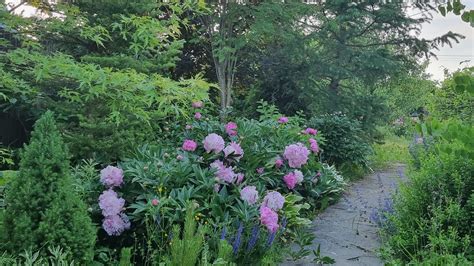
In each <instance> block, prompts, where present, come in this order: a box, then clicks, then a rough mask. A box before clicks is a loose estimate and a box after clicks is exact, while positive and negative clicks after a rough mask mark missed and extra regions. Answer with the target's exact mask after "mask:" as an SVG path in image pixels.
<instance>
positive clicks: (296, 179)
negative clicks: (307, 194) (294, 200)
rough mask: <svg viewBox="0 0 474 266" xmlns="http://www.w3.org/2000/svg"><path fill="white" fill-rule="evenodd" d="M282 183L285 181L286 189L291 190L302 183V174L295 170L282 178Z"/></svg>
mask: <svg viewBox="0 0 474 266" xmlns="http://www.w3.org/2000/svg"><path fill="white" fill-rule="evenodd" d="M283 181H285V184H286V186H287V187H288V189H293V188H295V186H296V184H299V183H301V182H303V173H302V172H301V171H299V170H295V171H294V172H291V173H288V174H286V175H285V176H284V177H283Z"/></svg>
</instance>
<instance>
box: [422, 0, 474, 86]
mask: <svg viewBox="0 0 474 266" xmlns="http://www.w3.org/2000/svg"><path fill="white" fill-rule="evenodd" d="M462 2H463V4H465V5H466V6H467V7H466V9H474V1H462ZM422 26H423V28H422V32H421V37H423V38H426V39H432V38H434V37H436V36H440V35H442V34H444V33H447V32H448V31H452V32H455V33H459V34H462V35H464V36H465V37H466V38H465V39H463V40H460V41H459V43H454V44H453V47H452V48H450V47H449V46H446V47H441V48H440V49H439V51H434V53H435V54H437V55H438V59H437V60H436V59H435V58H433V59H431V60H430V64H429V66H428V69H427V72H428V73H430V74H431V75H432V79H434V80H443V79H444V69H445V68H446V69H448V70H449V71H450V72H452V71H455V70H457V69H459V68H460V67H467V66H474V28H473V27H471V26H470V25H469V23H466V22H464V21H462V20H461V17H460V16H456V15H454V14H453V13H450V14H448V15H446V17H443V16H442V15H441V14H439V13H433V21H432V22H431V23H430V24H424V25H422ZM465 60H471V61H470V62H468V63H463V64H462V65H460V64H459V63H460V62H461V61H465Z"/></svg>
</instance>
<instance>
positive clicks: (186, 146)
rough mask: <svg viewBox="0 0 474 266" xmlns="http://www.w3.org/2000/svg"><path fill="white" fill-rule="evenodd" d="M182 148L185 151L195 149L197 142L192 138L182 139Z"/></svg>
mask: <svg viewBox="0 0 474 266" xmlns="http://www.w3.org/2000/svg"><path fill="white" fill-rule="evenodd" d="M182 148H183V150H185V151H195V150H196V148H197V143H196V142H195V141H194V140H190V139H187V140H185V141H184V143H183V147H182Z"/></svg>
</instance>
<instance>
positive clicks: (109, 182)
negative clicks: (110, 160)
mask: <svg viewBox="0 0 474 266" xmlns="http://www.w3.org/2000/svg"><path fill="white" fill-rule="evenodd" d="M100 182H101V183H102V184H103V185H104V186H106V187H108V188H113V187H118V186H120V185H122V183H123V170H122V169H120V168H117V167H115V166H111V165H109V166H107V167H105V168H104V169H102V170H101V171H100Z"/></svg>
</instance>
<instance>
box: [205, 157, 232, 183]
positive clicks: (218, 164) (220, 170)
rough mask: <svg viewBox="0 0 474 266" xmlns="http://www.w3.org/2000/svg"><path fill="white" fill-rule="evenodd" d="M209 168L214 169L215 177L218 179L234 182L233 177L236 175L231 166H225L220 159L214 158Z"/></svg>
mask: <svg viewBox="0 0 474 266" xmlns="http://www.w3.org/2000/svg"><path fill="white" fill-rule="evenodd" d="M211 168H214V169H216V170H217V171H216V177H217V179H218V180H220V181H223V182H226V183H232V182H234V178H235V177H236V175H235V173H234V171H233V170H232V167H226V166H225V165H224V163H223V162H222V161H219V160H216V161H214V162H213V163H211Z"/></svg>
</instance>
